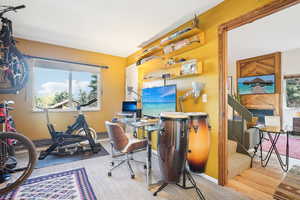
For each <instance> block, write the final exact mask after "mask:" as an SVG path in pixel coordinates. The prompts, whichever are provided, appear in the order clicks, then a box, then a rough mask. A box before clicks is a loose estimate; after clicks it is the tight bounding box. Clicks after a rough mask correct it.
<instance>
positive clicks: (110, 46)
mask: <svg viewBox="0 0 300 200" xmlns="http://www.w3.org/2000/svg"><path fill="white" fill-rule="evenodd" d="M222 1H223V0H152V1H146V0H56V1H55V0H14V1H11V0H1V4H4V5H5V4H6V5H12V3H13V5H19V4H25V5H26V6H27V7H26V9H23V10H21V11H19V12H18V13H17V14H10V15H9V17H10V18H11V19H13V22H14V32H15V36H17V37H21V38H25V39H30V40H36V41H42V42H47V43H51V44H57V45H62V46H66V47H73V48H78V49H84V50H90V51H95V52H102V53H108V54H112V55H118V56H124V57H125V56H128V55H130V54H131V53H133V52H134V51H136V50H137V46H138V45H140V44H141V43H142V42H144V41H145V40H148V39H149V38H151V37H152V36H153V35H156V34H158V33H159V32H161V31H163V30H164V29H165V28H166V27H168V26H171V25H174V23H176V22H177V23H178V22H181V23H182V19H186V16H188V15H190V16H192V14H193V13H195V11H197V13H199V12H204V11H206V10H207V9H209V8H211V7H214V6H215V5H217V4H218V3H220V2H222Z"/></svg>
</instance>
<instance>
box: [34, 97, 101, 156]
mask: <svg viewBox="0 0 300 200" xmlns="http://www.w3.org/2000/svg"><path fill="white" fill-rule="evenodd" d="M96 101H97V99H93V100H91V101H89V102H88V103H86V104H80V103H79V102H76V101H73V102H75V103H76V104H77V106H76V110H77V112H78V115H77V117H76V120H75V122H74V124H72V125H71V126H68V128H67V130H66V131H56V130H55V128H54V126H53V124H51V123H50V120H49V112H48V111H49V108H41V107H38V106H37V108H38V109H42V110H44V112H45V113H46V120H47V128H48V131H49V133H50V135H51V139H52V145H51V146H50V147H49V148H48V149H47V150H45V151H41V153H40V156H39V160H43V159H45V158H46V157H47V156H48V155H49V154H55V155H66V154H67V155H70V154H74V153H75V152H78V151H84V152H85V151H92V152H93V153H98V152H99V151H100V150H101V145H97V144H96V142H95V140H96V136H97V135H96V132H95V131H94V130H93V129H92V128H90V127H89V126H88V123H87V121H86V120H85V117H84V115H83V113H82V111H81V108H82V107H85V106H89V105H91V104H92V103H94V102H96ZM86 143H88V146H89V147H90V148H88V149H84V147H85V146H87V145H85V144H86Z"/></svg>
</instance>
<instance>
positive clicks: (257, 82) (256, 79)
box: [238, 74, 275, 95]
mask: <svg viewBox="0 0 300 200" xmlns="http://www.w3.org/2000/svg"><path fill="white" fill-rule="evenodd" d="M238 93H239V94H240V95H243V94H274V93H275V75H274V74H271V75H263V76H249V77H242V78H239V79H238Z"/></svg>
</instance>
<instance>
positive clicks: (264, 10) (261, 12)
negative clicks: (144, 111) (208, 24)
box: [218, 0, 300, 186]
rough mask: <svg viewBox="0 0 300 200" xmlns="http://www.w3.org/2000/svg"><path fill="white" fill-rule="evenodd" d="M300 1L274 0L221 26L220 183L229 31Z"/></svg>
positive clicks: (224, 179) (224, 166) (224, 162)
mask: <svg viewBox="0 0 300 200" xmlns="http://www.w3.org/2000/svg"><path fill="white" fill-rule="evenodd" d="M298 3H300V0H274V1H272V2H271V3H269V4H266V5H265V6H263V7H260V8H257V9H255V10H253V11H251V12H249V13H247V14H244V15H242V16H240V17H237V18H235V19H233V20H230V21H228V22H226V23H224V24H222V25H220V26H219V29H218V43H219V133H218V134H219V139H218V149H219V150H218V157H219V159H218V173H219V175H218V183H219V185H222V186H224V185H226V184H227V183H228V155H227V145H226V144H227V137H228V133H227V131H228V129H227V126H228V124H227V120H224V119H227V117H228V113H227V95H226V86H227V75H228V60H227V56H228V44H227V42H228V31H230V30H233V29H235V28H238V27H240V26H243V25H245V24H248V23H251V22H254V21H255V20H258V19H261V18H263V17H266V16H268V15H271V14H273V13H276V12H279V11H281V10H283V9H285V8H289V7H291V6H294V5H296V4H298Z"/></svg>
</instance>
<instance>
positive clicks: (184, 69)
mask: <svg viewBox="0 0 300 200" xmlns="http://www.w3.org/2000/svg"><path fill="white" fill-rule="evenodd" d="M197 63H198V62H197V60H196V59H193V60H188V61H186V62H184V63H183V64H182V65H181V71H180V75H186V74H195V73H197V70H198V68H197Z"/></svg>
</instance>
